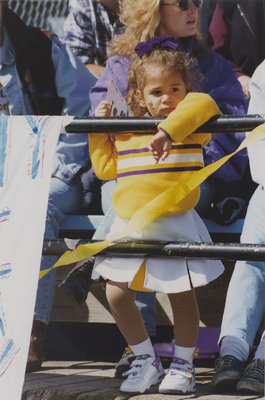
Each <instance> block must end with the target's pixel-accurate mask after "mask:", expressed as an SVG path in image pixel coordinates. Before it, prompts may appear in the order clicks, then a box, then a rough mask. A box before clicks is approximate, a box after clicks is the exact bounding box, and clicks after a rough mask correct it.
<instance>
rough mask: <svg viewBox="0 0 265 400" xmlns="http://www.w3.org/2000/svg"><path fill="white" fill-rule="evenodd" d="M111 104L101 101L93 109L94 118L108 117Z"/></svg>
mask: <svg viewBox="0 0 265 400" xmlns="http://www.w3.org/2000/svg"><path fill="white" fill-rule="evenodd" d="M111 107H112V103H110V102H109V101H106V100H104V101H101V102H100V103H99V105H98V106H97V107H96V109H95V117H109V116H110V111H111Z"/></svg>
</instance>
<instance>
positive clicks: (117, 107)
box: [106, 80, 133, 117]
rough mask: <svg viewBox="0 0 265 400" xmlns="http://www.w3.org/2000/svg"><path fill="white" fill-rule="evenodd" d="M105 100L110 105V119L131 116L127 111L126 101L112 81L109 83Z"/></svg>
mask: <svg viewBox="0 0 265 400" xmlns="http://www.w3.org/2000/svg"><path fill="white" fill-rule="evenodd" d="M106 100H107V101H109V102H110V103H112V107H111V113H110V116H111V117H129V116H132V115H133V113H132V112H130V111H129V110H128V107H127V103H126V100H125V98H124V97H123V96H122V94H121V92H120V91H119V89H118V88H117V86H116V84H115V82H114V81H113V80H111V81H110V83H109V87H108V91H107V97H106Z"/></svg>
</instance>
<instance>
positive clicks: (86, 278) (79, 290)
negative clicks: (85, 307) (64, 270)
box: [59, 257, 95, 304]
mask: <svg viewBox="0 0 265 400" xmlns="http://www.w3.org/2000/svg"><path fill="white" fill-rule="evenodd" d="M94 261H95V259H94V257H90V258H88V259H87V260H85V261H81V262H78V263H77V264H76V266H75V267H74V268H73V269H72V271H70V272H69V274H68V275H67V276H66V278H65V279H64V280H63V281H62V282H61V283H60V284H59V287H60V288H61V289H63V290H64V292H65V293H66V294H67V295H68V296H69V297H70V298H71V299H72V300H74V301H76V302H77V303H78V304H82V303H84V302H85V301H86V298H87V295H88V292H89V290H90V286H91V282H92V280H91V274H92V269H93V265H94Z"/></svg>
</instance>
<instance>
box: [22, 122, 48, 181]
mask: <svg viewBox="0 0 265 400" xmlns="http://www.w3.org/2000/svg"><path fill="white" fill-rule="evenodd" d="M25 118H26V120H27V122H28V124H29V126H30V129H31V130H32V136H33V139H34V145H33V144H32V146H31V147H32V160H31V161H30V162H29V166H31V168H30V171H29V175H31V177H32V179H35V178H36V176H37V175H38V171H39V167H40V163H41V161H42V160H43V158H44V150H45V137H43V131H44V128H45V127H46V122H47V120H48V119H49V118H50V117H38V118H37V117H36V116H35V117H34V118H33V116H31V115H27V116H25ZM37 123H40V125H37ZM42 173H43V171H41V176H42Z"/></svg>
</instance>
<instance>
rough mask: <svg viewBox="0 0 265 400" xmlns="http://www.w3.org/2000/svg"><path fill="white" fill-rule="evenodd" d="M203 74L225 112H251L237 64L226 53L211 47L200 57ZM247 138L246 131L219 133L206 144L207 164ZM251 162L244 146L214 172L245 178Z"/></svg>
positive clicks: (226, 178) (221, 177) (205, 89)
mask: <svg viewBox="0 0 265 400" xmlns="http://www.w3.org/2000/svg"><path fill="white" fill-rule="evenodd" d="M199 67H200V70H201V72H202V74H203V79H202V81H201V90H202V91H203V92H205V93H208V94H209V95H210V96H211V97H212V98H213V99H214V100H215V102H216V103H217V105H218V106H219V108H220V110H221V111H222V113H223V114H225V115H233V114H234V115H238V114H246V113H247V101H246V99H245V97H244V95H243V92H242V88H241V85H240V83H239V82H238V80H237V78H236V76H235V73H234V71H233V68H232V67H231V65H230V64H229V62H228V61H226V60H225V59H224V58H223V57H222V56H220V55H219V54H217V53H215V52H213V51H209V54H208V56H206V57H201V58H200V59H199ZM244 138H245V133H244V132H231V133H218V134H216V135H214V136H213V138H212V140H211V141H210V142H209V143H208V144H207V145H206V146H205V147H204V156H205V164H206V165H208V164H211V163H212V162H215V161H217V160H218V159H220V158H221V157H223V156H225V155H227V154H230V153H232V152H233V151H234V150H236V149H237V147H238V146H239V145H240V143H241V142H242V141H243V139H244ZM247 162H248V157H247V151H246V150H242V151H240V152H239V153H238V154H236V155H235V156H233V157H232V158H231V159H230V160H229V161H228V162H226V163H225V164H224V166H222V167H221V168H219V169H218V170H217V171H216V172H215V173H214V174H213V177H215V178H216V179H217V180H220V181H221V182H236V181H240V180H241V179H243V177H244V174H245V171H246V166H247Z"/></svg>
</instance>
